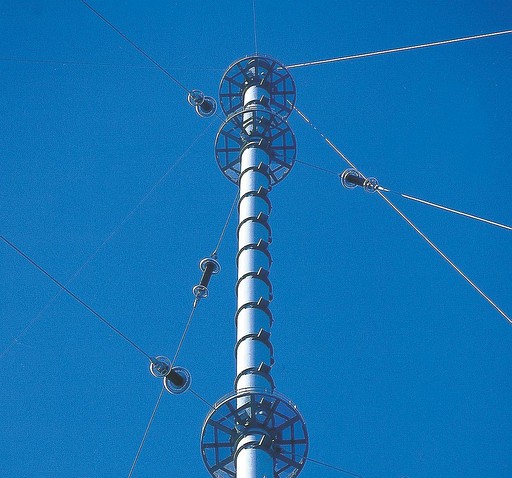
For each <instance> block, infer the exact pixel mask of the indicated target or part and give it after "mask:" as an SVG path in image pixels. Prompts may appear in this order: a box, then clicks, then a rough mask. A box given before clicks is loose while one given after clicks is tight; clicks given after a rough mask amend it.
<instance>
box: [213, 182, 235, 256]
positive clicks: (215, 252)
mask: <svg viewBox="0 0 512 478" xmlns="http://www.w3.org/2000/svg"><path fill="white" fill-rule="evenodd" d="M237 201H238V191H237V193H236V195H235V199H234V200H233V204H232V205H231V209H230V211H229V214H228V217H227V219H226V222H225V223H224V227H223V228H222V232H221V233H220V237H219V241H218V242H217V245H216V246H215V249H214V250H213V252H212V257H216V256H217V254H218V252H219V248H220V245H221V244H222V240H223V239H224V235H225V234H226V229H227V228H228V224H229V221H231V216H233V211H234V210H235V206H236V203H237Z"/></svg>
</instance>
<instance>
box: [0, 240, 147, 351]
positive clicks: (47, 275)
mask: <svg viewBox="0 0 512 478" xmlns="http://www.w3.org/2000/svg"><path fill="white" fill-rule="evenodd" d="M0 239H1V240H2V241H4V242H5V243H6V244H7V245H8V246H9V247H11V248H12V249H13V250H14V251H16V252H17V253H18V254H19V255H20V256H21V257H23V258H24V259H25V260H27V261H28V262H30V264H32V265H33V266H34V267H35V268H36V269H38V270H39V271H40V272H42V273H43V274H44V275H45V276H46V277H48V278H49V279H50V280H51V281H52V282H54V283H55V284H56V285H58V286H59V287H60V288H61V289H62V290H63V291H64V292H66V294H68V295H69V296H70V297H72V298H73V299H74V300H76V301H77V302H78V303H79V304H81V305H82V306H83V307H85V308H86V309H87V310H88V311H89V312H91V313H92V314H93V315H94V316H95V317H97V318H98V319H100V320H101V321H102V322H103V323H104V324H105V325H107V326H108V327H110V329H112V330H113V331H114V332H115V333H116V334H117V335H119V337H122V338H123V339H124V340H126V342H128V343H129V344H130V345H131V346H132V347H133V348H135V349H136V350H138V351H139V352H140V353H141V354H143V355H145V356H146V357H147V358H148V359H149V360H150V361H152V358H151V355H149V354H148V353H146V352H144V350H143V349H142V348H140V347H139V346H138V345H137V344H136V343H135V342H134V341H133V340H131V339H129V338H128V337H127V336H126V335H125V334H123V333H122V332H121V331H120V330H119V329H118V328H117V327H115V326H114V325H112V324H111V323H110V322H109V321H108V320H107V319H105V317H103V316H102V315H101V314H99V313H98V312H96V311H95V310H94V309H93V308H92V307H91V306H90V305H88V304H87V303H85V302H84V301H83V300H82V299H80V297H78V296H77V295H76V294H74V293H73V292H71V291H70V290H69V289H68V288H67V287H66V286H65V285H64V284H62V283H61V282H59V281H58V280H57V279H56V278H55V277H53V276H52V275H51V274H50V273H49V272H47V271H46V270H45V269H43V268H42V267H41V266H40V265H39V264H37V262H35V261H34V260H33V259H31V258H30V257H29V256H27V254H25V253H24V252H23V251H22V250H21V249H19V248H18V247H16V246H15V245H14V244H13V243H12V242H10V241H9V240H8V239H6V238H5V237H4V236H0Z"/></svg>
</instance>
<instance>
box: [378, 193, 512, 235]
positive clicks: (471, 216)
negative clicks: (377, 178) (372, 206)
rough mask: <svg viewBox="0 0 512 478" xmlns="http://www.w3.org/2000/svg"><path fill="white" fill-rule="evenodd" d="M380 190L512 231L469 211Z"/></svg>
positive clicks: (503, 225) (510, 228) (504, 225)
mask: <svg viewBox="0 0 512 478" xmlns="http://www.w3.org/2000/svg"><path fill="white" fill-rule="evenodd" d="M379 191H383V192H390V193H393V194H396V195H398V196H401V197H403V198H405V199H409V200H411V201H415V202H419V203H421V204H425V205H427V206H432V207H434V208H437V209H441V210H443V211H447V212H451V213H453V214H458V215H459V216H464V217H468V218H470V219H475V220H476V221H481V222H485V223H486V224H491V225H492V226H497V227H501V228H503V229H508V230H509V231H512V227H511V226H507V225H506V224H501V223H499V222H496V221H491V220H490V219H485V218H483V217H480V216H475V215H474V214H469V213H467V212H463V211H458V210H457V209H452V208H450V207H446V206H442V205H441V204H436V203H434V202H431V201H426V200H425V199H420V198H417V197H414V196H410V195H409V194H403V193H398V192H395V191H391V190H390V189H387V188H381V187H379Z"/></svg>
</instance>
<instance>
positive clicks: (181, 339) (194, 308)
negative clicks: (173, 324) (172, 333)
mask: <svg viewBox="0 0 512 478" xmlns="http://www.w3.org/2000/svg"><path fill="white" fill-rule="evenodd" d="M198 303H199V299H198V298H197V297H196V298H195V299H194V303H193V304H192V310H191V311H190V314H189V316H188V320H187V324H186V325H185V329H184V330H183V333H182V334H181V338H180V341H179V343H178V347H177V349H176V352H175V353H174V358H173V359H172V362H171V367H170V369H171V370H172V368H173V367H174V364H175V363H176V360H177V359H178V355H179V354H180V350H181V347H182V346H183V341H184V340H185V337H186V336H187V332H188V329H189V327H190V323H191V322H192V318H193V317H194V313H195V311H196V309H197V304H198Z"/></svg>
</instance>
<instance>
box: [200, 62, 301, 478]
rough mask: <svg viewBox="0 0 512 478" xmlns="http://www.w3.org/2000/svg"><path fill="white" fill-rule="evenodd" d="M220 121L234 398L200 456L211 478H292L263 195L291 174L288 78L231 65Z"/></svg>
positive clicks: (276, 70) (289, 410)
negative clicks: (231, 267)
mask: <svg viewBox="0 0 512 478" xmlns="http://www.w3.org/2000/svg"><path fill="white" fill-rule="evenodd" d="M219 97H220V104H221V107H222V110H223V111H224V113H225V114H226V116H227V119H226V121H225V122H224V123H223V125H222V126H221V128H220V130H219V132H218V134H217V138H216V143H215V154H216V159H217V163H218V165H219V167H220V169H221V171H222V173H223V174H224V175H225V176H226V177H227V178H228V179H229V180H230V181H232V182H233V183H235V184H237V185H238V187H239V202H238V215H239V218H238V228H237V236H238V254H237V258H236V260H237V268H238V280H237V283H236V294H237V311H236V314H235V324H236V329H237V342H236V345H235V355H236V370H237V375H236V378H235V387H234V388H235V391H234V392H233V393H231V394H230V395H227V396H225V397H224V398H222V399H221V400H219V401H218V402H217V403H216V404H215V406H214V408H213V410H212V411H211V412H210V413H209V414H208V416H207V417H206V420H205V423H204V426H203V430H202V434H201V452H202V456H203V461H204V463H205V465H206V468H207V469H208V471H209V473H210V474H211V475H212V476H214V477H216V478H229V477H236V478H290V477H294V476H297V475H298V474H299V473H300V471H301V470H302V468H303V466H304V464H305V461H306V456H307V452H308V435H307V430H306V425H305V423H304V419H303V418H302V416H301V414H300V413H299V411H298V410H297V407H296V406H295V405H294V404H293V403H292V402H291V401H290V400H288V399H287V398H285V397H284V396H283V395H281V394H278V393H277V392H276V391H275V386H274V380H273V378H272V375H271V368H272V365H273V363H274V356H273V355H274V354H273V347H272V343H271V340H270V329H271V326H272V322H273V317H272V313H271V311H270V302H271V301H272V284H271V282H270V279H269V271H270V266H271V263H272V257H271V255H270V251H269V244H270V243H271V241H272V236H271V229H270V225H269V215H270V212H271V208H272V206H271V203H270V199H269V197H268V194H269V192H270V190H271V189H272V187H273V186H274V185H276V184H277V183H279V182H280V181H281V180H283V179H284V177H285V176H286V175H287V174H288V172H289V171H290V170H291V168H292V166H293V163H294V160H295V155H296V144H295V137H294V135H293V132H292V131H291V129H290V127H289V126H288V124H287V122H286V118H287V117H288V116H289V114H290V113H291V112H292V111H293V105H294V104H295V84H294V81H293V79H292V77H291V76H290V74H289V73H288V71H287V70H286V68H285V67H284V66H283V65H281V64H279V63H278V62H276V61H275V60H273V59H272V58H269V57H266V56H260V55H256V56H250V57H247V58H243V59H241V60H238V61H236V62H235V63H233V64H232V65H231V66H230V67H229V68H228V70H227V71H226V73H225V74H224V76H223V78H222V80H221V83H220V93H219Z"/></svg>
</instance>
